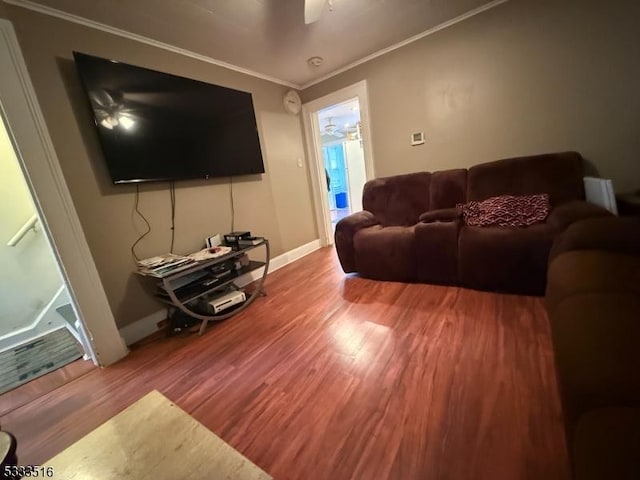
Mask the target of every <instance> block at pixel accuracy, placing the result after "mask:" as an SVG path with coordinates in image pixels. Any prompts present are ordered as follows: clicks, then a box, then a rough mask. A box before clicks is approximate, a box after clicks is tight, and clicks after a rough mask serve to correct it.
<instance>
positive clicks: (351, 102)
mask: <svg viewBox="0 0 640 480" xmlns="http://www.w3.org/2000/svg"><path fill="white" fill-rule="evenodd" d="M303 112H304V117H303V119H304V123H305V133H306V136H307V142H308V148H309V151H310V152H311V155H310V158H311V171H312V184H313V187H314V203H315V207H316V212H317V215H316V217H317V218H318V231H319V232H320V238H321V242H322V244H323V245H325V246H326V245H332V244H333V237H334V232H335V226H336V224H337V222H339V221H340V220H341V219H342V218H344V217H346V216H347V215H350V214H351V213H355V212H358V211H361V210H362V190H363V188H364V184H365V183H366V181H367V180H369V179H371V178H373V176H374V173H373V158H372V152H371V135H370V133H369V132H370V130H369V122H368V118H369V115H368V105H367V89H366V83H365V82H360V83H358V84H356V85H352V86H351V87H347V88H345V89H342V90H340V91H338V92H334V93H332V94H329V95H327V96H325V97H322V98H319V99H317V100H314V101H312V102H309V103H307V104H305V105H304V107H303Z"/></svg>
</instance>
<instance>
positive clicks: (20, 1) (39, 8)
mask: <svg viewBox="0 0 640 480" xmlns="http://www.w3.org/2000/svg"><path fill="white" fill-rule="evenodd" d="M3 1H4V3H8V4H10V5H15V6H17V7H21V8H25V9H27V10H32V11H34V12H38V13H41V14H43V15H48V16H50V17H56V18H60V19H62V20H66V21H68V22H72V23H76V24H78V25H82V26H85V27H89V28H94V29H96V30H101V31H103V32H106V33H110V34H112V35H117V36H119V37H123V38H127V39H129V40H134V41H137V42H141V43H144V44H146V45H150V46H152V47H157V48H161V49H163V50H167V51H169V52H172V53H177V54H179V55H184V56H186V57H189V58H193V59H195V60H200V61H202V62H206V63H210V64H212V65H216V66H218V67H223V68H226V69H229V70H233V71H234V72H239V73H243V74H245V75H249V76H251V77H255V78H259V79H261V80H266V81H268V82H273V83H277V84H279V85H284V86H285V87H289V88H294V89H296V90H303V89H305V88H309V87H311V86H313V85H316V84H318V83H320V82H323V81H325V80H328V79H329V78H332V77H335V76H336V75H340V74H341V73H343V72H346V71H347V70H351V69H352V68H354V67H357V66H358V65H362V64H363V63H366V62H368V61H370V60H373V59H374V58H377V57H380V56H382V55H385V54H387V53H389V52H392V51H394V50H397V49H398V48H402V47H404V46H406V45H409V44H411V43H413V42H417V41H418V40H420V39H422V38H424V37H427V36H429V35H432V34H434V33H436V32H439V31H440V30H444V29H445V28H448V27H450V26H452V25H455V24H456V23H460V22H462V21H464V20H466V19H468V18H471V17H473V16H475V15H478V14H479V13H482V12H485V11H487V10H490V9H492V8H494V7H497V6H498V5H502V4H503V3H506V2H508V1H509V0H493V1H491V2H489V3H486V4H484V5H481V6H480V7H478V8H475V9H473V10H470V11H468V12H466V13H463V14H462V15H459V16H457V17H455V18H452V19H451V20H448V21H446V22H444V23H441V24H439V25H436V26H435V27H432V28H430V29H428V30H425V31H424V32H421V33H418V34H417V35H414V36H412V37H409V38H407V39H406V40H403V41H401V42H398V43H396V44H394V45H391V46H390V47H386V48H383V49H382V50H378V51H377V52H374V53H372V54H370V55H367V56H366V57H364V58H361V59H360V60H356V61H355V62H352V63H350V64H348V65H345V66H344V67H341V68H339V69H337V70H333V71H332V72H330V73H328V74H326V75H323V76H322V77H320V78H317V79H315V80H311V81H310V82H307V83H304V84H296V83H293V82H288V81H286V80H282V79H280V78H276V77H272V76H269V75H264V74H262V73H259V72H255V71H253V70H249V69H248V68H243V67H239V66H237V65H233V64H231V63H228V62H224V61H222V60H218V59H215V58H213V57H209V56H207V55H202V54H200V53H196V52H193V51H191V50H187V49H185V48H180V47H176V46H174V45H170V44H168V43H164V42H160V41H158V40H153V39H152V38H149V37H145V36H143V35H138V34H137V33H132V32H129V31H127V30H122V29H120V28H116V27H112V26H110V25H107V24H105V23H101V22H96V21H94V20H90V19H88V18H85V17H81V16H79V15H73V14H71V13H67V12H63V11H62V10H58V9H56V8H53V7H48V6H45V5H40V4H39V3H36V2H34V1H32V0H3Z"/></svg>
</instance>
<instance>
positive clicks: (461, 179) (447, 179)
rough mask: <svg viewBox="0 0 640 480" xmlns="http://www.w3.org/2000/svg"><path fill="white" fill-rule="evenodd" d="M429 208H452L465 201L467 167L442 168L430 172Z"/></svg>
mask: <svg viewBox="0 0 640 480" xmlns="http://www.w3.org/2000/svg"><path fill="white" fill-rule="evenodd" d="M429 193H430V199H429V207H430V208H431V210H438V209H442V208H453V207H455V206H456V205H457V204H458V203H464V202H466V201H467V169H466V168H458V169H454V170H443V171H440V172H433V173H432V174H431V186H430V189H429Z"/></svg>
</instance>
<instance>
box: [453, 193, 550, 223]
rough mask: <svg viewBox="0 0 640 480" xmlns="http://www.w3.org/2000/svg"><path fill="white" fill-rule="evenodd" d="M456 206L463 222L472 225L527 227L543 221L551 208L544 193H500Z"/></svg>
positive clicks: (547, 196)
mask: <svg viewBox="0 0 640 480" xmlns="http://www.w3.org/2000/svg"><path fill="white" fill-rule="evenodd" d="M458 207H459V208H461V209H462V218H463V220H464V223H465V224H466V225H470V226H472V227H490V226H498V227H528V226H529V225H534V224H536V223H540V222H544V221H545V219H546V218H547V216H548V215H549V211H550V210H551V204H550V203H549V195H548V194H546V193H537V194H534V195H519V196H515V195H501V196H499V197H491V198H487V199H486V200H483V201H481V202H468V203H465V204H460V205H458Z"/></svg>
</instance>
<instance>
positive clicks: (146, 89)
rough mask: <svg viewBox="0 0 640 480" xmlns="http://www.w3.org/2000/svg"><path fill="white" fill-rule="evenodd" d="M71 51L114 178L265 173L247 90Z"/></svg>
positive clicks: (137, 179) (131, 179)
mask: <svg viewBox="0 0 640 480" xmlns="http://www.w3.org/2000/svg"><path fill="white" fill-rule="evenodd" d="M73 56H74V59H75V63H76V66H77V68H78V72H79V74H80V78H81V80H82V83H83V85H84V89H85V92H86V94H87V96H88V97H89V102H90V104H91V108H92V110H93V116H94V120H95V125H96V128H97V130H98V136H99V138H100V143H101V145H102V150H103V152H104V157H105V160H106V162H107V167H108V169H109V173H110V174H111V179H112V180H113V182H114V183H129V182H152V181H163V180H181V179H192V178H209V177H226V176H233V175H249V174H259V173H264V164H263V161H262V152H261V150H260V140H259V138H258V129H257V125H256V116H255V112H254V109H253V100H252V98H251V94H250V93H247V92H241V91H238V90H233V89H231V88H226V87H221V86H218V85H211V84H208V83H204V82H200V81H197V80H190V79H188V78H183V77H178V76H175V75H170V74H167V73H161V72H156V71H154V70H149V69H146V68H141V67H135V66H132V65H127V64H126V63H121V62H116V61H113V60H107V59H104V58H99V57H94V56H91V55H86V54H83V53H78V52H73Z"/></svg>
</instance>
